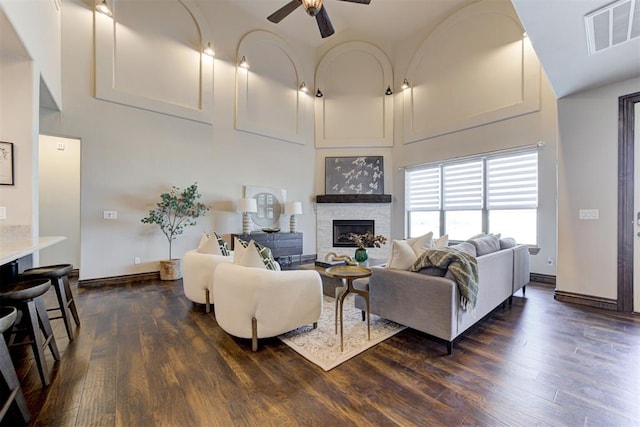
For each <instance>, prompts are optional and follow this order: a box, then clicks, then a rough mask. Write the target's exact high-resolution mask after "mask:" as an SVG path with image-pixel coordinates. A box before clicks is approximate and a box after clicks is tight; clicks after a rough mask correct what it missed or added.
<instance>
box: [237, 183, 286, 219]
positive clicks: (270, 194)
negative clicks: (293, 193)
mask: <svg viewBox="0 0 640 427" xmlns="http://www.w3.org/2000/svg"><path fill="white" fill-rule="evenodd" d="M244 197H245V198H247V199H255V200H256V204H257V206H256V209H257V210H256V211H253V212H251V215H250V218H251V221H252V222H253V224H255V225H256V226H257V227H258V228H260V229H262V228H266V227H268V228H282V227H281V226H280V214H282V213H283V210H284V205H285V203H286V201H287V190H278V189H275V188H267V187H257V186H253V185H245V186H244Z"/></svg>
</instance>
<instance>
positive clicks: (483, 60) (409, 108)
mask: <svg viewBox="0 0 640 427" xmlns="http://www.w3.org/2000/svg"><path fill="white" fill-rule="evenodd" d="M523 32H524V30H523V29H522V26H521V25H520V22H519V20H518V17H517V15H516V14H515V11H514V10H513V8H512V7H511V5H510V4H507V3H503V2H500V3H497V2H492V1H482V2H479V3H474V4H472V5H470V6H468V7H466V8H464V9H462V10H460V11H459V12H457V13H455V14H454V15H452V16H450V17H449V18H448V19H446V20H445V21H443V22H442V23H441V24H440V25H439V26H438V27H437V28H436V29H435V30H434V31H433V33H431V34H430V35H429V37H428V38H427V39H426V40H425V41H424V42H423V43H422V45H421V46H420V49H419V50H418V52H417V53H416V55H415V56H414V58H413V60H412V61H411V64H410V66H409V69H408V72H407V78H408V80H409V83H410V85H411V87H410V88H409V89H407V90H404V91H403V92H402V94H401V96H402V97H403V103H404V104H403V107H404V108H403V114H404V142H405V143H411V142H415V141H420V140H424V139H427V138H431V137H435V136H438V135H443V134H447V133H451V132H455V131H459V130H463V129H468V128H471V127H475V126H480V125H483V124H487V123H492V122H495V121H499V120H504V119H508V118H511V117H516V116H519V115H523V114H527V113H531V112H534V111H538V110H539V109H540V65H539V62H538V59H537V57H536V55H535V53H534V51H533V48H532V47H531V45H530V43H529V40H528V39H527V38H526V36H523Z"/></svg>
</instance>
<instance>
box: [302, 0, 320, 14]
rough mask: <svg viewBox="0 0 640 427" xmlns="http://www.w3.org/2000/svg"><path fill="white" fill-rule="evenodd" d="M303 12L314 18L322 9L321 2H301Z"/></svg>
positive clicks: (313, 0) (311, 0)
mask: <svg viewBox="0 0 640 427" xmlns="http://www.w3.org/2000/svg"><path fill="white" fill-rule="evenodd" d="M301 1H302V6H304V10H306V11H307V13H308V14H309V15H311V16H316V15H317V14H318V12H320V9H322V0H301Z"/></svg>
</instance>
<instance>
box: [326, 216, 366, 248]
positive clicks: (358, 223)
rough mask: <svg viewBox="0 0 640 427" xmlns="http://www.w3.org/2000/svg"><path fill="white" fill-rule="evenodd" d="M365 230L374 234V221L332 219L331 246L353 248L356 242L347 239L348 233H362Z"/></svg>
mask: <svg viewBox="0 0 640 427" xmlns="http://www.w3.org/2000/svg"><path fill="white" fill-rule="evenodd" d="M367 231H369V232H371V234H374V235H375V234H376V233H375V231H376V229H375V221H374V220H372V219H334V220H333V246H334V247H337V248H339V247H343V248H355V247H356V244H355V243H354V242H353V241H351V240H349V234H350V233H356V234H364V233H366V232H367Z"/></svg>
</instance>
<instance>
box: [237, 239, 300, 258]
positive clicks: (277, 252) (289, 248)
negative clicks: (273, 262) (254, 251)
mask: <svg viewBox="0 0 640 427" xmlns="http://www.w3.org/2000/svg"><path fill="white" fill-rule="evenodd" d="M235 237H237V238H238V239H241V240H244V241H246V242H248V241H250V240H252V239H253V240H254V241H255V242H256V243H259V244H261V245H262V246H266V247H267V248H269V249H271V254H272V255H273V257H274V258H275V259H278V258H282V257H290V256H294V255H295V256H301V255H302V233H283V232H278V233H251V234H232V235H231V249H232V250H233V249H234V246H233V244H234V242H235Z"/></svg>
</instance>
